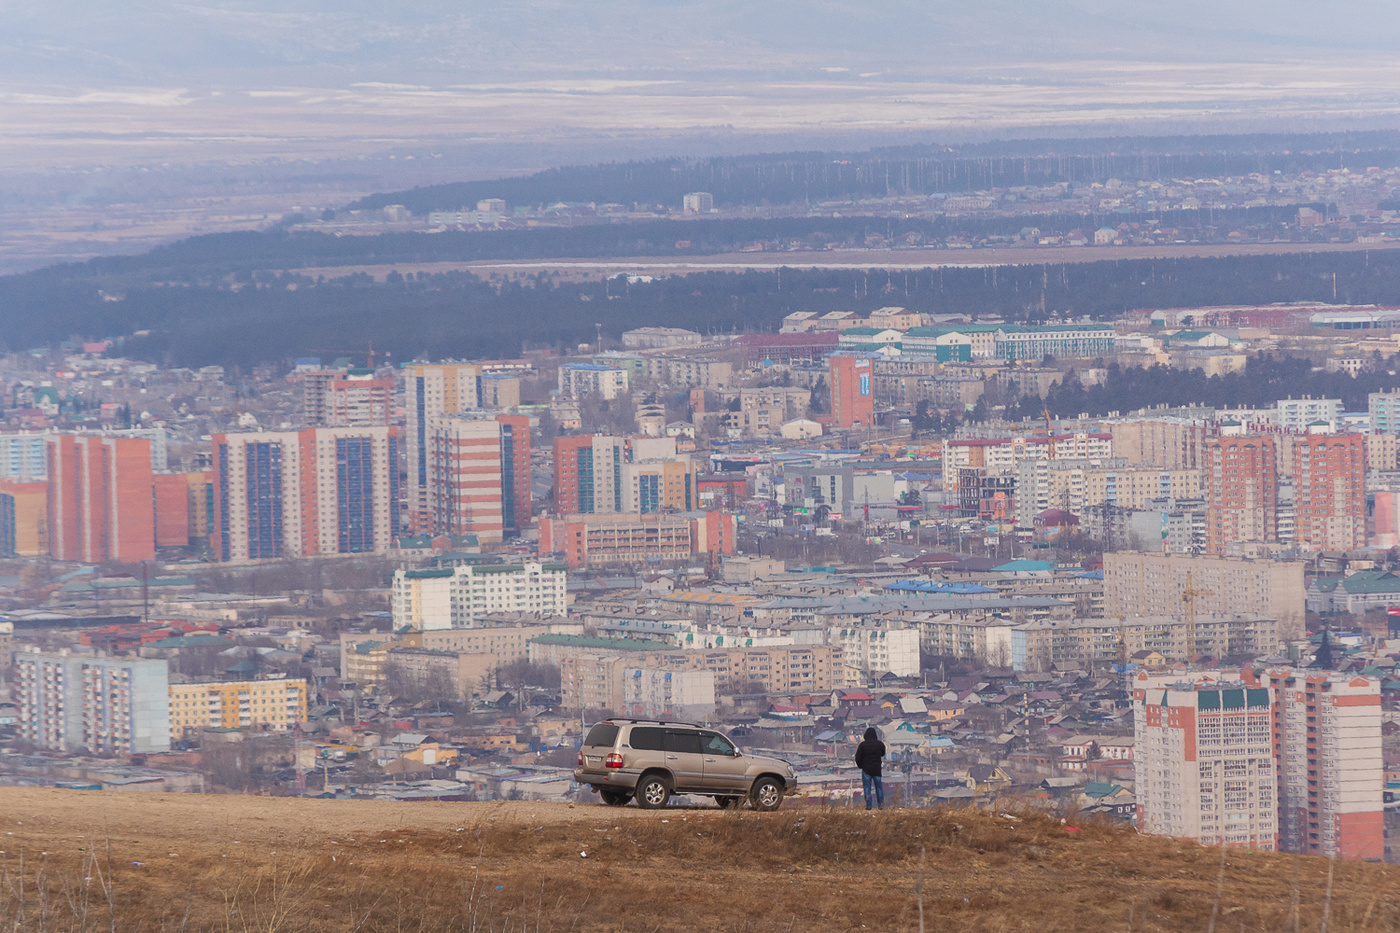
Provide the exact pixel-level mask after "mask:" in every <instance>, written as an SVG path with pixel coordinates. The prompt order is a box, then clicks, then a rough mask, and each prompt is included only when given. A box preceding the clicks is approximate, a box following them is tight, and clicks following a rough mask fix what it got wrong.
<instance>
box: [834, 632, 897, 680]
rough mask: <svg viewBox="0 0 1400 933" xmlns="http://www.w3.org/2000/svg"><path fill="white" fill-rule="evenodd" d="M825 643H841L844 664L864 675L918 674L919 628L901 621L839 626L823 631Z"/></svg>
mask: <svg viewBox="0 0 1400 933" xmlns="http://www.w3.org/2000/svg"><path fill="white" fill-rule="evenodd" d="M826 643H827V644H829V645H839V646H841V650H842V656H843V657H844V658H845V660H846V666H847V667H848V668H853V669H855V670H858V671H860V672H861V673H864V674H883V673H885V672H886V671H888V672H889V673H891V674H894V675H895V676H896V677H917V676H918V675H919V670H920V667H919V630H918V629H917V628H915V627H905V626H904V625H902V624H886V625H841V626H833V627H832V628H830V629H828V630H827V636H826Z"/></svg>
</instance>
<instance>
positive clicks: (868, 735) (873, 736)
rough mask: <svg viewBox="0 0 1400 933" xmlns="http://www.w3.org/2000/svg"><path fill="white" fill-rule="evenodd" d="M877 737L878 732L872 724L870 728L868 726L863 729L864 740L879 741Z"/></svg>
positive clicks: (878, 736)
mask: <svg viewBox="0 0 1400 933" xmlns="http://www.w3.org/2000/svg"><path fill="white" fill-rule="evenodd" d="M879 739H880V733H878V732H876V731H875V727H874V726H871V727H870V728H868V729H866V730H865V741H867V742H876V741H879Z"/></svg>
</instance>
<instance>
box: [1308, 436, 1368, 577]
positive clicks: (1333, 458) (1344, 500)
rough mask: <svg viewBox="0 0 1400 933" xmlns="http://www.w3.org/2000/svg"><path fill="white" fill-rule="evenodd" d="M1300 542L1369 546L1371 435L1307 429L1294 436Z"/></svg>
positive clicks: (1319, 547) (1314, 546)
mask: <svg viewBox="0 0 1400 933" xmlns="http://www.w3.org/2000/svg"><path fill="white" fill-rule="evenodd" d="M1292 459H1293V486H1294V489H1295V490H1296V492H1297V496H1298V517H1297V528H1298V530H1297V538H1296V541H1297V543H1298V546H1299V547H1301V548H1304V549H1306V550H1310V551H1333V550H1335V551H1350V550H1354V549H1356V548H1360V547H1365V546H1366V436H1365V435H1364V434H1308V435H1306V436H1304V437H1299V438H1294V439H1293V458H1292Z"/></svg>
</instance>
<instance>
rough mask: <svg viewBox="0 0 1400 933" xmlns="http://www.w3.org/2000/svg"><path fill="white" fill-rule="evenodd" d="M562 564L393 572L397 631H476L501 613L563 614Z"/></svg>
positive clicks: (566, 604)
mask: <svg viewBox="0 0 1400 933" xmlns="http://www.w3.org/2000/svg"><path fill="white" fill-rule="evenodd" d="M566 576H567V573H566V568H565V566H564V565H563V564H544V563H539V562H537V561H536V562H531V563H525V564H487V565H484V566H459V567H453V568H451V569H447V568H442V569H436V570H398V571H395V572H394V582H393V589H392V591H391V593H390V604H391V609H392V610H393V614H394V628H395V629H398V628H402V627H404V626H409V627H411V628H414V629H417V630H418V631H420V632H430V631H437V630H441V629H461V628H472V627H473V626H474V625H475V624H476V620H477V619H478V618H479V617H480V616H482V615H487V614H490V613H497V612H532V613H540V614H542V615H564V614H565V612H566V611H567V609H568V603H567V601H566V599H565V596H564V585H565V578H566Z"/></svg>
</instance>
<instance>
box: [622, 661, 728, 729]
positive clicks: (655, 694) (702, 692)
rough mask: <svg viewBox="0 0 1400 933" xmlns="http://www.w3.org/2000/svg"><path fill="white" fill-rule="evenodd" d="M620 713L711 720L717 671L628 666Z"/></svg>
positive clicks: (689, 719) (641, 716)
mask: <svg viewBox="0 0 1400 933" xmlns="http://www.w3.org/2000/svg"><path fill="white" fill-rule="evenodd" d="M617 712H618V713H619V714H620V715H623V716H633V717H636V718H637V719H663V720H673V721H675V720H679V721H681V722H696V721H707V720H711V719H713V718H714V716H715V675H714V672H712V671H672V670H666V669H664V668H657V667H624V668H623V669H622V706H621V708H620V709H618V710H617Z"/></svg>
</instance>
